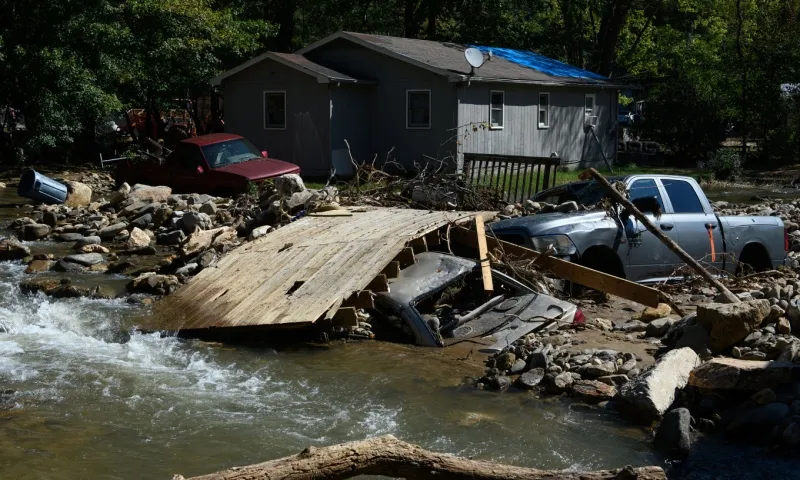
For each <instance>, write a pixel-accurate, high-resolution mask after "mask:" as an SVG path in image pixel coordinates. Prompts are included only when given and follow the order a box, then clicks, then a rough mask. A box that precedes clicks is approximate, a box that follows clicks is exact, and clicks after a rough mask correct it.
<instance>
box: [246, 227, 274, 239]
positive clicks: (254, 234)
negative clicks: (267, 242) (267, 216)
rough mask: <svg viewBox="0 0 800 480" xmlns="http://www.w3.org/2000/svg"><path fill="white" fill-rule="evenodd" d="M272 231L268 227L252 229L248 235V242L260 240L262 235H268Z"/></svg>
mask: <svg viewBox="0 0 800 480" xmlns="http://www.w3.org/2000/svg"><path fill="white" fill-rule="evenodd" d="M271 230H272V227H271V226H269V225H262V226H260V227H257V228H254V229H253V231H252V232H250V235H248V237H247V238H248V239H249V240H251V241H252V240H255V239H256V238H261V237H263V236H264V235H266V234H268V233H269V232H270V231H271Z"/></svg>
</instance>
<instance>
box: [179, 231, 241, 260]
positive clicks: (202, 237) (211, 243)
mask: <svg viewBox="0 0 800 480" xmlns="http://www.w3.org/2000/svg"><path fill="white" fill-rule="evenodd" d="M235 241H236V230H234V229H233V228H231V227H220V228H215V229H213V230H198V231H196V232H194V233H193V234H191V235H189V237H188V238H187V239H186V241H185V242H184V244H183V246H181V255H183V256H184V257H191V256H194V255H197V254H198V253H200V252H202V251H203V250H206V249H208V248H212V247H217V246H220V245H223V244H226V243H227V244H232V243H233V242H235Z"/></svg>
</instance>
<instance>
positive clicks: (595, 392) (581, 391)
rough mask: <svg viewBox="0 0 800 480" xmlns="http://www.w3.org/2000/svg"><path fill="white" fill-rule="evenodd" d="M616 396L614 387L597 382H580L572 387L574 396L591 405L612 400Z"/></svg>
mask: <svg viewBox="0 0 800 480" xmlns="http://www.w3.org/2000/svg"><path fill="white" fill-rule="evenodd" d="M616 394H617V389H616V388H614V386H612V385H608V384H606V383H603V382H600V381H597V380H579V381H577V382H575V384H574V385H573V386H572V396H573V397H575V398H576V399H578V400H581V401H584V402H586V403H590V404H595V403H600V402H604V401H606V400H611V399H612V398H614V395H616Z"/></svg>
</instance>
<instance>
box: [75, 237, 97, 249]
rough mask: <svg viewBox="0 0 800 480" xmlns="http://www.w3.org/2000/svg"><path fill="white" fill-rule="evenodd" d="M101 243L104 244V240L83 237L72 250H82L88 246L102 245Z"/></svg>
mask: <svg viewBox="0 0 800 480" xmlns="http://www.w3.org/2000/svg"><path fill="white" fill-rule="evenodd" d="M101 243H103V240H102V239H101V238H100V237H98V236H95V235H92V236H89V237H81V238H79V239H78V240H77V241H76V242H75V245H73V246H72V249H73V250H80V249H82V248H83V247H85V246H86V245H100V244H101Z"/></svg>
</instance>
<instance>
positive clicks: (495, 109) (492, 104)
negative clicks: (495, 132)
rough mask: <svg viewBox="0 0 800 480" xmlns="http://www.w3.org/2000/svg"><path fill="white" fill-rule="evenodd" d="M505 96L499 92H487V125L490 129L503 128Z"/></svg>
mask: <svg viewBox="0 0 800 480" xmlns="http://www.w3.org/2000/svg"><path fill="white" fill-rule="evenodd" d="M505 96H506V94H505V93H504V92H501V91H499V90H492V91H491V92H489V125H490V126H491V128H497V129H500V128H503V113H504V112H503V109H504V108H505Z"/></svg>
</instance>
